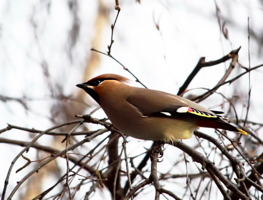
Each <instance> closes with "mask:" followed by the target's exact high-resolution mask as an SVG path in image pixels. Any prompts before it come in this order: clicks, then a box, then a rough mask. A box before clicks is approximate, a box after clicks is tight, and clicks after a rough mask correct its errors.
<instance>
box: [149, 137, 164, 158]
mask: <svg viewBox="0 0 263 200" xmlns="http://www.w3.org/2000/svg"><path fill="white" fill-rule="evenodd" d="M163 147H164V142H163V141H160V140H158V141H154V142H153V146H152V152H153V153H158V158H162V157H163ZM158 162H161V161H160V160H158Z"/></svg>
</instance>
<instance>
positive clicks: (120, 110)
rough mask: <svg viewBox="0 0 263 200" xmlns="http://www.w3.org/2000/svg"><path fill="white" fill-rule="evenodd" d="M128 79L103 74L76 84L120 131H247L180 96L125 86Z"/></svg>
mask: <svg viewBox="0 0 263 200" xmlns="http://www.w3.org/2000/svg"><path fill="white" fill-rule="evenodd" d="M127 81H129V79H127V78H125V77H122V76H120V75H116V74H103V75H100V76H97V77H95V78H92V79H91V80H89V81H87V82H85V83H82V84H78V85H77V86H78V87H80V88H82V89H83V90H85V91H86V92H87V93H88V94H89V95H90V96H91V97H92V98H93V99H94V100H96V101H97V102H98V103H99V104H100V106H101V107H102V109H103V110H104V111H105V113H106V115H107V116H108V118H109V119H110V120H111V122H112V123H113V125H114V126H115V127H116V128H118V129H119V130H120V131H122V132H123V133H125V134H127V135H130V136H132V137H135V138H139V139H144V140H163V141H174V140H177V139H187V138H190V137H191V136H192V134H193V131H194V130H195V129H197V128H198V127H210V128H220V129H225V130H230V131H236V132H239V133H242V134H245V135H246V134H247V133H246V132H245V131H243V130H241V129H238V128H236V127H235V126H233V125H231V124H229V123H228V122H226V121H224V120H223V119H222V118H221V116H219V115H217V114H215V113H214V112H212V111H210V110H208V109H206V108H204V107H202V106H200V105H199V104H197V103H195V102H193V101H190V100H188V99H185V98H183V97H180V96H176V95H172V94H169V93H165V92H161V91H157V90H150V89H144V88H137V87H132V86H128V85H126V84H125V82H127Z"/></svg>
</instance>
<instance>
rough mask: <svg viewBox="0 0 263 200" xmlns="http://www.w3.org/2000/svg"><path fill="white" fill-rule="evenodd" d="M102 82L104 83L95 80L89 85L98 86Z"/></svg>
mask: <svg viewBox="0 0 263 200" xmlns="http://www.w3.org/2000/svg"><path fill="white" fill-rule="evenodd" d="M101 82H102V80H100V79H95V80H92V81H90V82H89V83H88V84H89V85H91V86H98V85H99V84H100V83H101Z"/></svg>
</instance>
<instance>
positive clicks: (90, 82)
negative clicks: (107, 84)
mask: <svg viewBox="0 0 263 200" xmlns="http://www.w3.org/2000/svg"><path fill="white" fill-rule="evenodd" d="M105 80H116V79H114V78H102V79H94V80H90V81H88V82H86V84H87V85H91V86H98V85H99V84H100V83H102V82H103V81H105Z"/></svg>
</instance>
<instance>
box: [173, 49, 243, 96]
mask: <svg viewBox="0 0 263 200" xmlns="http://www.w3.org/2000/svg"><path fill="white" fill-rule="evenodd" d="M240 48H241V47H239V48H238V49H236V50H233V51H231V52H230V53H229V54H227V55H225V56H223V57H222V58H220V59H218V60H214V61H210V62H206V61H205V57H201V58H200V59H199V61H198V63H197V65H196V66H195V68H194V70H193V71H192V72H191V74H190V75H189V76H188V77H187V79H186V81H185V82H184V84H183V85H182V86H181V87H180V89H179V91H178V93H177V95H182V94H183V93H184V91H185V90H186V88H187V87H188V86H189V84H190V83H191V81H192V80H193V79H194V77H195V76H196V75H197V73H198V72H199V71H200V70H201V69H202V68H203V67H211V66H214V65H218V64H220V63H223V62H225V61H227V60H229V59H230V58H233V57H235V56H236V55H237V54H238V52H239V50H240Z"/></svg>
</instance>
